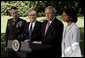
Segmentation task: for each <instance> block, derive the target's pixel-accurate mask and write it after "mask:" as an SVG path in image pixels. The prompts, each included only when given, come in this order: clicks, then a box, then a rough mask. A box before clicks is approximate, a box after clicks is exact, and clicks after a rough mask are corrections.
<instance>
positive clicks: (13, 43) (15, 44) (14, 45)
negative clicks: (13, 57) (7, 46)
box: [12, 40, 20, 51]
mask: <svg viewBox="0 0 85 58" xmlns="http://www.w3.org/2000/svg"><path fill="white" fill-rule="evenodd" d="M12 48H13V50H14V51H18V50H19V48H20V43H19V41H18V40H13V41H12Z"/></svg>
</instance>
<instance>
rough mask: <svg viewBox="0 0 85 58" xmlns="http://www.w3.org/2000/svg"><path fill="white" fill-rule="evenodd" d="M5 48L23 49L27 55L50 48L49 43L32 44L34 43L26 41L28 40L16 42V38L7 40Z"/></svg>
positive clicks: (16, 50)
mask: <svg viewBox="0 0 85 58" xmlns="http://www.w3.org/2000/svg"><path fill="white" fill-rule="evenodd" d="M7 48H8V49H9V50H13V51H14V52H19V51H23V52H25V53H27V54H28V55H30V54H31V55H32V56H34V55H35V54H37V53H38V54H40V53H42V52H45V53H46V51H47V50H50V48H51V46H50V45H42V44H34V43H28V42H23V41H20V42H17V41H16V40H15V41H13V40H8V43H7Z"/></svg>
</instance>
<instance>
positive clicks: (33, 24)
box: [29, 20, 36, 31]
mask: <svg viewBox="0 0 85 58" xmlns="http://www.w3.org/2000/svg"><path fill="white" fill-rule="evenodd" d="M31 23H32V31H33V29H34V27H35V24H36V20H35V21H34V22H30V24H29V30H30V27H31Z"/></svg>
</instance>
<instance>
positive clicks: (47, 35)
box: [42, 6, 63, 57]
mask: <svg viewBox="0 0 85 58" xmlns="http://www.w3.org/2000/svg"><path fill="white" fill-rule="evenodd" d="M45 15H46V20H45V21H44V22H43V25H42V44H46V45H51V46H52V54H51V55H52V56H53V57H61V38H62V32H63V23H62V22H61V21H60V20H58V19H57V18H56V16H55V15H56V10H55V8H54V7H52V6H48V7H47V8H46V9H45Z"/></svg>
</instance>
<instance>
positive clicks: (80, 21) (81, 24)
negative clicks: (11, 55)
mask: <svg viewBox="0 0 85 58" xmlns="http://www.w3.org/2000/svg"><path fill="white" fill-rule="evenodd" d="M9 18H10V17H9V16H1V56H2V57H7V53H6V52H5V51H4V44H5V42H4V41H5V30H6V25H7V20H8V19H9ZM21 18H23V19H25V20H26V21H27V22H28V21H29V19H28V17H21ZM57 18H58V19H61V21H62V16H57ZM45 19H46V18H45V17H38V18H37V20H38V21H41V22H43V20H45ZM62 22H63V21H62ZM63 24H64V25H66V23H65V22H63ZM77 25H78V27H79V29H80V48H81V52H82V57H84V16H82V17H78V22H77Z"/></svg>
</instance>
